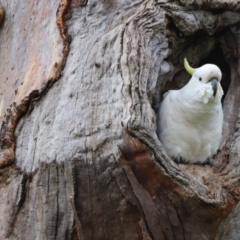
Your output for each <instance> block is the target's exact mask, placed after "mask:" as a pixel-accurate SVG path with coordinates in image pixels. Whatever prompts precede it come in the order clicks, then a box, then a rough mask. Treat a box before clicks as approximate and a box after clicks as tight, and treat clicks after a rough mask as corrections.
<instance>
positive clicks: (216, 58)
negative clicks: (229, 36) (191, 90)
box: [152, 44, 231, 113]
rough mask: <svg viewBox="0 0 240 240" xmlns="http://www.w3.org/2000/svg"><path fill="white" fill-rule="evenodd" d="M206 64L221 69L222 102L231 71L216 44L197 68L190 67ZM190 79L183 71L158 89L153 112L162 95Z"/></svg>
mask: <svg viewBox="0 0 240 240" xmlns="http://www.w3.org/2000/svg"><path fill="white" fill-rule="evenodd" d="M207 63H212V64H215V65H217V66H218V67H219V68H220V69H221V72H222V80H221V85H222V88H223V91H224V95H223V98H222V102H223V101H224V98H225V96H226V94H227V91H228V88H229V86H230V83H231V70H230V66H229V65H228V63H227V61H226V60H225V57H224V55H223V52H222V49H221V47H220V46H219V45H218V44H216V46H215V48H214V49H213V50H212V51H211V52H210V53H209V54H208V56H207V57H205V58H204V59H202V60H201V61H200V62H199V64H198V66H192V67H194V68H197V67H200V66H202V65H204V64H207ZM190 78H191V76H190V75H189V74H188V73H187V71H186V70H185V69H183V70H181V71H179V72H177V73H176V74H175V75H174V77H173V79H172V80H171V81H168V82H167V84H166V85H165V86H164V87H163V88H162V89H160V92H159V94H160V97H154V98H153V102H152V107H153V109H154V110H155V112H156V113H157V111H158V108H159V103H157V101H160V102H161V101H162V100H163V95H164V93H166V92H167V91H169V90H177V89H180V88H182V87H183V86H185V85H186V84H187V83H188V81H189V80H190Z"/></svg>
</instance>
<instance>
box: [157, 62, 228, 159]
mask: <svg viewBox="0 0 240 240" xmlns="http://www.w3.org/2000/svg"><path fill="white" fill-rule="evenodd" d="M213 77H214V78H217V79H218V86H217V93H216V95H215V96H213V89H212V84H211V83H210V82H208V81H209V80H210V79H211V78H213ZM221 77H222V74H221V71H220V69H219V68H218V67H217V66H216V65H213V64H206V65H204V66H202V67H200V68H198V69H197V70H196V71H195V72H194V74H193V76H192V78H191V79H190V81H189V82H188V84H187V85H185V86H184V87H183V88H182V89H180V90H171V91H169V92H168V93H167V94H165V96H164V99H163V102H162V104H161V107H160V111H159V113H158V136H159V139H160V141H161V143H162V145H163V147H164V149H165V151H166V153H167V154H168V155H169V156H170V157H172V158H177V157H182V159H183V161H184V162H186V163H203V162H204V161H205V160H206V159H207V158H211V157H212V156H213V155H214V154H216V152H217V150H218V148H219V145H220V141H221V137H222V125H223V111H222V105H221V98H222V95H223V90H222V87H221V85H220V80H221Z"/></svg>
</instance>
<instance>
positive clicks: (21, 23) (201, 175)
mask: <svg viewBox="0 0 240 240" xmlns="http://www.w3.org/2000/svg"><path fill="white" fill-rule="evenodd" d="M1 4H2V8H0V23H1V30H0V56H1V64H0V77H1V86H0V100H1V101H0V120H1V122H2V125H1V133H0V147H1V152H0V168H1V169H0V239H24V240H25V239H26V240H32V239H76V240H79V239H80V240H83V239H84V240H86V239H87V240H88V239H111V240H112V239H119V240H123V239H124V240H125V239H126V240H128V239H129V240H134V239H155V240H158V239H160V240H162V239H166V240H169V239H177V240H181V239H189V240H192V239H240V232H239V228H240V204H239V200H240V176H239V172H240V161H239V160H240V147H239V146H240V130H239V123H240V122H239V118H238V116H239V113H240V109H239V104H240V83H239V79H240V55H239V51H240V4H239V3H238V1H222V0H215V1H207V0H200V1H199V0H178V1H177V0H172V1H168V0H89V1H87V0H62V1H61V0H58V1H49V0H41V1H31V0H25V1H17V0H12V1H9V0H2V1H1ZM184 57H186V58H187V59H188V60H189V62H190V63H191V65H192V66H193V67H198V66H201V65H202V64H204V63H214V64H216V65H218V66H219V67H220V69H221V70H222V73H223V79H222V86H223V89H224V98H223V103H222V104H223V109H224V127H223V138H222V143H221V147H220V149H219V152H218V154H217V155H216V156H215V159H214V166H213V167H211V166H204V167H203V166H201V165H192V164H180V165H177V164H176V163H175V162H174V161H173V160H172V159H170V158H169V157H168V156H167V155H166V154H165V152H164V150H163V148H162V146H161V143H160V141H159V140H158V138H157V135H156V130H157V126H156V114H157V111H158V109H159V104H160V102H161V100H162V96H163V94H164V93H165V92H166V91H167V90H169V89H179V88H181V87H182V86H183V85H185V84H186V83H187V82H188V80H189V75H188V74H187V72H186V71H185V70H184V68H183V59H184Z"/></svg>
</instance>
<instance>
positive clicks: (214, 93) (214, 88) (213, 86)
mask: <svg viewBox="0 0 240 240" xmlns="http://www.w3.org/2000/svg"><path fill="white" fill-rule="evenodd" d="M209 82H210V83H211V84H212V89H213V96H214V97H215V96H216V93H217V86H218V80H217V78H212V79H210V80H209Z"/></svg>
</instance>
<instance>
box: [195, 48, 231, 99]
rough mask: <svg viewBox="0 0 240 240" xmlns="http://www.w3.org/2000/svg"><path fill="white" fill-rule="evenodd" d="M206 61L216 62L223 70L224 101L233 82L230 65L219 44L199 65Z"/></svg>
mask: <svg viewBox="0 0 240 240" xmlns="http://www.w3.org/2000/svg"><path fill="white" fill-rule="evenodd" d="M206 63H212V64H215V65H217V66H218V67H219V68H220V69H221V71H222V80H221V85H222V88H223V92H224V95H223V98H222V101H224V98H225V96H226V94H227V91H228V88H229V86H230V83H231V70H230V66H229V65H228V63H227V61H226V60H225V57H224V55H223V52H222V49H221V47H220V46H219V45H218V44H217V45H216V46H215V48H214V49H213V50H212V52H210V54H209V55H208V56H207V57H206V58H204V59H202V60H201V62H200V63H199V67H200V66H202V65H204V64H206Z"/></svg>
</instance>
